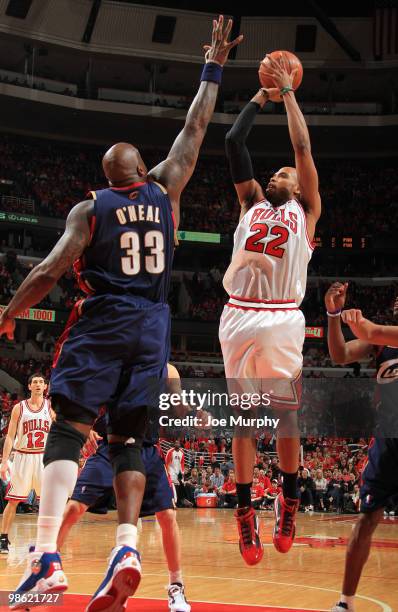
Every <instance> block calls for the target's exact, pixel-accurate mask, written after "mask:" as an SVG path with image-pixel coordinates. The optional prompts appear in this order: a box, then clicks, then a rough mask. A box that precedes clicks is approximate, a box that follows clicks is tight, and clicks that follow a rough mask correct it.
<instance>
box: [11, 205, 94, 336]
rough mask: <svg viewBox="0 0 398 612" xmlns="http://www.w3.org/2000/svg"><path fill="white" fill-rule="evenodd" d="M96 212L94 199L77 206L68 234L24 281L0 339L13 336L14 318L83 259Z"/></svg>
mask: <svg viewBox="0 0 398 612" xmlns="http://www.w3.org/2000/svg"><path fill="white" fill-rule="evenodd" d="M93 213H94V202H93V200H85V201H84V202H80V203H79V204H76V206H74V207H73V208H72V210H71V211H70V213H69V215H68V218H67V219H66V227H65V232H64V233H63V235H62V236H61V238H60V239H59V240H58V242H57V244H56V245H55V246H54V248H53V249H52V251H51V253H49V254H48V255H47V257H46V258H45V259H43V261H41V262H40V263H39V264H38V265H37V266H36V267H35V268H33V270H32V271H31V272H30V273H29V274H28V276H27V277H26V278H25V280H24V281H23V283H22V284H21V286H20V287H19V288H18V290H17V292H16V293H15V295H14V297H13V298H12V300H11V302H10V303H9V304H8V306H7V308H6V309H5V310H4V311H3V313H2V315H1V317H0V336H1V335H3V334H6V335H7V337H8V338H9V339H10V340H12V339H13V337H14V329H15V321H14V319H15V317H16V316H17V315H18V314H20V313H21V312H23V311H24V310H25V309H26V308H30V307H31V306H34V305H35V304H38V303H39V302H40V301H41V300H42V299H43V298H44V297H45V296H46V295H47V294H48V293H49V292H50V291H51V289H52V288H53V287H54V285H55V284H56V282H57V281H58V280H59V279H60V278H61V276H62V275H63V274H65V272H66V271H67V270H68V269H69V268H70V267H71V265H72V264H73V262H74V261H75V260H76V259H78V258H79V257H80V255H81V254H82V253H83V251H84V249H85V248H86V246H87V245H88V243H89V241H90V219H91V217H92V215H93Z"/></svg>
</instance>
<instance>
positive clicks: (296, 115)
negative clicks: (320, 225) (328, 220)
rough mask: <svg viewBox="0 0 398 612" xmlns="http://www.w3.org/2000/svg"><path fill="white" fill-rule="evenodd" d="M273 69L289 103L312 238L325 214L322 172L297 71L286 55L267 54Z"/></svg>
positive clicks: (300, 184) (299, 173)
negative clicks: (299, 94)
mask: <svg viewBox="0 0 398 612" xmlns="http://www.w3.org/2000/svg"><path fill="white" fill-rule="evenodd" d="M267 57H268V60H269V61H270V63H271V66H272V70H273V74H272V76H273V79H274V81H275V84H276V85H277V86H278V87H279V88H280V90H281V95H282V96H283V102H284V104H285V108H286V113H287V121H288V126H289V134H290V140H291V142H292V145H293V149H294V156H295V164H296V172H297V180H298V185H299V189H300V201H301V202H302V204H303V206H304V209H305V212H306V216H307V223H308V235H309V238H310V240H312V239H313V237H314V234H315V226H316V223H317V221H318V219H319V217H320V216H321V197H320V195H319V182H318V172H317V170H316V167H315V164H314V160H313V157H312V154H311V141H310V135H309V132H308V127H307V124H306V122H305V119H304V115H303V113H302V112H301V110H300V107H299V105H298V104H297V100H296V97H295V95H294V91H293V87H292V84H293V79H294V75H295V71H293V72H292V73H291V74H289V73H288V72H287V69H286V65H285V63H284V59H283V56H281V58H280V60H279V61H276V60H274V59H273V58H272V57H271V56H270V55H267Z"/></svg>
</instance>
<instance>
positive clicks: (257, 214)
mask: <svg viewBox="0 0 398 612" xmlns="http://www.w3.org/2000/svg"><path fill="white" fill-rule="evenodd" d="M312 252H313V247H312V245H311V243H310V240H309V238H308V233H307V220H306V217H305V213H304V210H303V208H302V206H301V205H300V204H299V203H298V202H297V201H296V200H289V201H288V202H286V203H285V204H283V205H282V206H279V207H278V208H274V207H273V206H272V204H270V202H268V201H267V200H263V201H261V202H258V203H257V204H255V205H254V206H253V207H252V208H251V209H250V210H248V211H247V213H246V214H245V215H244V216H243V217H242V219H241V220H240V222H239V225H238V227H237V228H236V231H235V234H234V249H233V253H232V260H231V263H230V265H229V267H228V269H227V271H226V273H225V276H224V280H223V284H224V287H225V290H226V291H227V292H228V293H229V295H230V296H232V295H234V296H235V295H236V296H240V297H251V298H255V299H258V300H270V301H283V300H294V301H295V302H296V304H297V306H299V305H300V304H301V302H302V299H303V297H304V294H305V288H306V284H307V266H308V262H309V261H310V259H311V256H312Z"/></svg>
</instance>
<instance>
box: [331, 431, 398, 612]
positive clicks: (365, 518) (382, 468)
mask: <svg viewBox="0 0 398 612" xmlns="http://www.w3.org/2000/svg"><path fill="white" fill-rule="evenodd" d="M397 467H398V441H397V440H395V439H384V438H376V439H374V440H373V441H372V443H371V445H370V447H369V453H368V462H367V464H366V467H365V469H364V470H363V472H362V486H361V514H360V516H359V519H358V521H357V523H356V525H355V528H354V530H353V532H352V534H351V537H350V540H349V543H348V547H347V553H346V560H345V570H344V580H343V589H342V593H341V595H340V600H339V603H338V604H336V606H335V607H334V608H332V610H333V612H344V611H347V610H348V611H349V612H353V610H354V598H355V593H356V591H357V588H358V583H359V580H360V577H361V573H362V570H363V567H364V565H365V563H366V561H367V559H368V557H369V552H370V547H371V541H372V535H373V533H374V531H375V529H376V527H377V525H378V523H379V521H380V519H381V518H382V516H383V511H384V508H385V506H386V505H387V503H388V501H389V499H391V498H392V497H393V496H394V495H396V491H397V490H398V473H397V472H398V470H397Z"/></svg>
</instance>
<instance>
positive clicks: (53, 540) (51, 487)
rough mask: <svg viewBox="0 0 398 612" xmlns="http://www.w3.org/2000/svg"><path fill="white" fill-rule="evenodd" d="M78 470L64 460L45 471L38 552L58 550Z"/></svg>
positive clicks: (48, 466) (39, 521)
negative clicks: (64, 514) (60, 530)
mask: <svg viewBox="0 0 398 612" xmlns="http://www.w3.org/2000/svg"><path fill="white" fill-rule="evenodd" d="M77 469H78V466H77V463H75V462H74V461H69V460H66V459H65V460H64V459H62V460H59V461H53V462H52V463H50V464H49V465H47V466H46V467H45V468H44V470H43V480H42V487H41V497H40V507H39V518H38V521H37V540H36V547H35V550H36V551H38V552H56V550H57V537H58V531H59V528H60V526H61V523H62V516H63V513H64V510H65V506H66V502H67V501H68V497H70V496H71V495H72V491H73V489H74V486H75V484H76V479H77Z"/></svg>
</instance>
